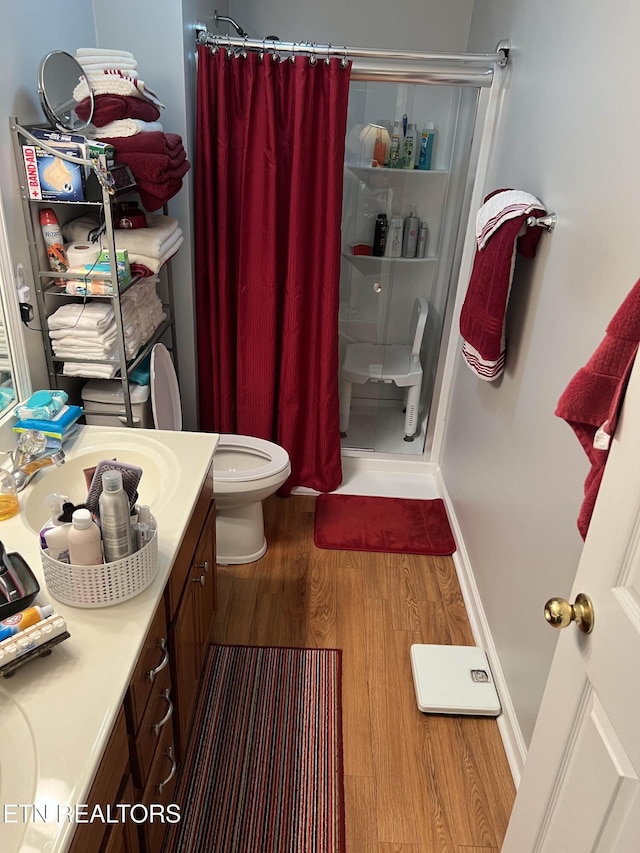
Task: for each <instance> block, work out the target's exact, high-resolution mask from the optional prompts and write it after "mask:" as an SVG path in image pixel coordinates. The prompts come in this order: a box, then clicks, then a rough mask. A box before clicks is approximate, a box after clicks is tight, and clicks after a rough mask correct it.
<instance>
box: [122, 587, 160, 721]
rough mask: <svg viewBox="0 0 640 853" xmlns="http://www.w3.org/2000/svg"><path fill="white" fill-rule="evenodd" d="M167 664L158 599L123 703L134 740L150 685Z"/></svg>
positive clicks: (145, 705) (149, 692)
mask: <svg viewBox="0 0 640 853" xmlns="http://www.w3.org/2000/svg"><path fill="white" fill-rule="evenodd" d="M168 664H169V650H168V648H167V622H166V618H165V604H164V599H161V601H160V604H159V605H158V609H157V610H156V613H155V616H154V617H153V622H152V623H151V627H150V628H149V633H148V634H147V638H146V640H145V641H144V645H143V648H142V651H141V653H140V659H139V660H138V664H137V666H136V668H135V671H134V673H133V676H132V678H131V683H130V684H129V690H128V691H127V697H126V701H125V708H126V710H127V722H128V725H129V731H130V733H131V734H132V735H134V737H135V735H136V734H137V733H138V729H139V728H140V723H141V722H142V718H143V716H144V712H145V709H146V707H147V702H148V700H149V696H150V695H151V690H152V688H153V685H154V683H155V681H156V680H157V678H158V676H159V675H160V673H161V672H163V671H164V670H165V669H167V668H168Z"/></svg>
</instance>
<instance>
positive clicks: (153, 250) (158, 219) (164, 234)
mask: <svg viewBox="0 0 640 853" xmlns="http://www.w3.org/2000/svg"><path fill="white" fill-rule="evenodd" d="M178 232H179V233H180V234H182V230H181V228H180V226H179V225H178V220H177V219H175V217H173V216H164V215H162V214H157V213H148V214H147V227H146V228H133V229H132V228H117V229H116V232H115V236H116V243H117V244H118V247H119V248H121V249H127V250H128V251H129V252H138V253H139V254H141V255H148V256H150V257H157V258H159V257H160V256H161V255H162V254H163V253H164V247H165V244H167V243H169V242H170V240H172V239H175V238H176V235H177V233H178Z"/></svg>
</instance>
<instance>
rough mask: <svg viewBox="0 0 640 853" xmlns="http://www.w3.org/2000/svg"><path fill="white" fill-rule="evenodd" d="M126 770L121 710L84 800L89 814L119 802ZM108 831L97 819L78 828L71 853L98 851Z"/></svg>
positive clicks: (126, 757) (126, 755) (127, 745)
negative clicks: (93, 810) (97, 808)
mask: <svg viewBox="0 0 640 853" xmlns="http://www.w3.org/2000/svg"><path fill="white" fill-rule="evenodd" d="M128 769H129V744H128V741H127V729H126V725H125V720H124V713H123V712H122V711H120V714H119V715H118V719H117V720H116V723H115V725H114V727H113V731H112V733H111V737H110V738H109V743H108V744H107V748H106V750H105V753H104V756H103V758H102V763H101V764H100V767H99V769H98V772H97V774H96V778H95V780H94V782H93V785H92V786H91V791H90V792H89V796H88V797H87V800H86V802H87V804H88V806H89V813H91V811H92V809H93V806H96V805H99V806H101V807H102V810H103V812H106V807H107V806H113V805H115V804H116V802H117V801H118V794H119V792H120V789H121V785H122V780H123V778H124V776H125V775H126V774H127V773H128ZM107 829H108V826H107V824H105V823H102V822H101V821H99V820H96V821H93V822H92V823H82V824H79V825H78V828H77V829H76V831H75V833H74V835H73V839H72V841H71V847H70V848H69V851H70V853H86V851H88V850H100V845H101V844H102V842H103V840H104V836H105V834H106V831H107Z"/></svg>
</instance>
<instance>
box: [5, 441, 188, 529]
mask: <svg viewBox="0 0 640 853" xmlns="http://www.w3.org/2000/svg"><path fill="white" fill-rule="evenodd" d="M103 459H117V460H118V462H129V463H131V464H132V465H138V466H139V467H140V468H142V471H143V474H142V478H141V480H140V484H139V486H138V503H140V504H148V505H149V507H150V508H151V512H152V513H153V514H154V515H155V513H156V512H157V511H158V510H159V509H161V508H162V507H163V506H165V505H166V504H167V503H170V502H171V499H172V495H173V492H174V489H175V486H176V483H177V482H178V480H179V474H180V465H179V461H178V458H177V456H176V455H175V454H174V453H173V451H171V450H169V449H168V448H167V447H166V446H165V445H163V444H161V443H160V442H158V441H156V440H154V439H153V438H150V437H148V436H146V435H141V434H140V433H139V432H138V430H129V431H127V432H124V431H120V430H118V431H117V434H114V433H113V432H111V433H110V431H109V430H105V432H104V435H100V436H98V437H96V438H95V439H92V440H91V442H90V443H84V444H83V446H82V448H81V449H79V450H78V451H75V452H74V450H73V449H71V450H70V452H69V453H68V454H67V456H66V460H65V463H64V465H61V466H60V467H59V468H56V467H54V466H51V467H50V468H43V469H41V470H40V471H38V473H37V474H36V475H35V476H34V478H33V479H32V480H31V482H30V483H29V485H28V486H27V487H26V488H25V489H24V491H23V492H21V494H20V504H21V510H22V512H21V514H22V518H23V520H24V521H25V523H26V524H27V526H28V527H30V528H31V530H32V531H34V532H35V533H38V532H39V531H40V529H41V528H42V526H43V524H44V523H45V522H46V521H47V519H48V518H49V510H48V508H47V505H46V503H45V498H46V497H47V495H50V494H52V493H53V492H56V493H58V494H62V495H67V496H68V498H69V500H70V501H71V502H72V503H74V504H80V503H84V501H85V500H86V497H87V491H88V488H87V481H86V478H85V474H84V470H85V469H86V468H93V467H95V466H96V465H97V464H98V462H100V461H101V460H103Z"/></svg>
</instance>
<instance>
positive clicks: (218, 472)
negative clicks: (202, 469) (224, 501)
mask: <svg viewBox="0 0 640 853" xmlns="http://www.w3.org/2000/svg"><path fill="white" fill-rule="evenodd" d="M225 448H228V449H230V450H233V451H235V452H236V453H239V454H246V455H247V456H253V457H258V458H259V459H260V460H264V464H262V465H252V466H251V467H247V468H244V467H243V468H241V469H235V470H233V471H225V470H224V469H219V468H217V467H216V456H217V455H218V453H220V451H223V450H224V449H225ZM218 460H220V456H218ZM247 461H249V460H247ZM288 465H289V455H288V453H287V452H286V450H284V449H283V448H282V447H280V446H279V445H277V444H274V443H273V442H272V441H266V440H265V439H263V438H254V437H253V436H248V435H232V434H222V435H221V436H220V440H219V441H218V447H217V450H216V453H215V454H214V457H213V471H214V474H213V476H214V481H216V482H218V483H225V482H229V483H247V482H250V481H254V480H264V479H266V478H267V477H273V476H275V475H277V474H280V473H281V472H282V471H284V470H285V468H286V467H287V466H288Z"/></svg>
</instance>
